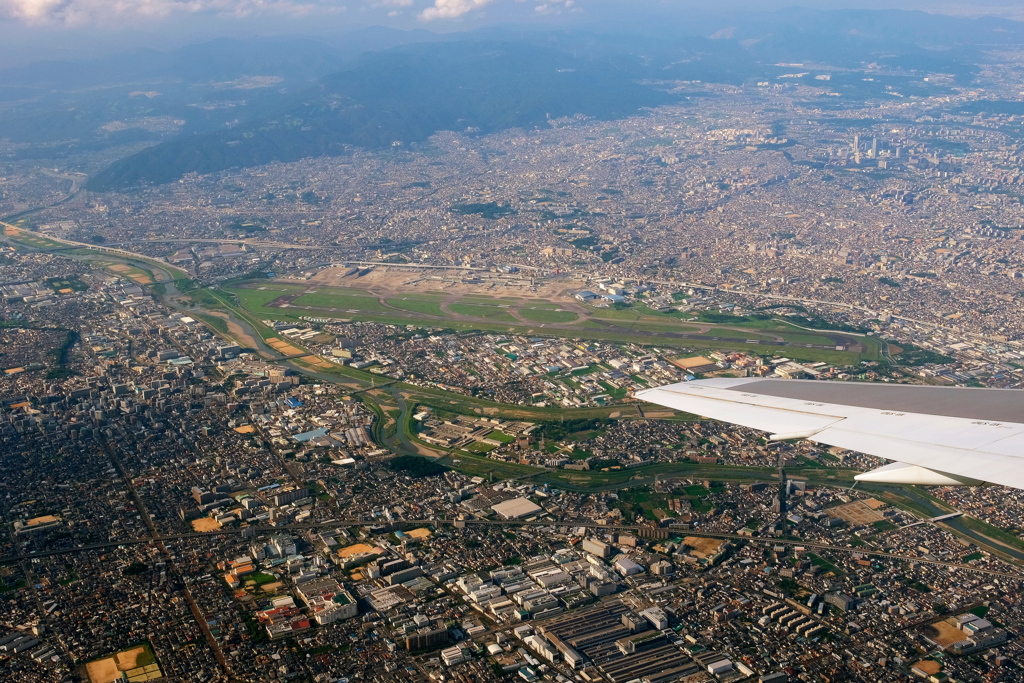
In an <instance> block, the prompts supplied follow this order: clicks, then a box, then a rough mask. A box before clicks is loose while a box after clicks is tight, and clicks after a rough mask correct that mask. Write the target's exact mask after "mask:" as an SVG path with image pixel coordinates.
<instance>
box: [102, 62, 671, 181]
mask: <svg viewBox="0 0 1024 683" xmlns="http://www.w3.org/2000/svg"><path fill="white" fill-rule="evenodd" d="M644 75H645V74H644V73H643V71H642V69H641V68H640V67H639V66H636V65H635V63H634V62H632V60H621V59H620V60H616V61H615V62H612V61H605V60H595V59H589V58H583V57H575V56H573V55H572V54H571V53H565V52H562V51H560V50H557V49H555V48H546V47H540V46H537V45H531V44H518V43H510V42H502V43H493V42H452V43H443V44H425V45H415V46H411V47H401V48H396V49H392V50H387V51H384V52H374V53H368V54H365V55H363V56H361V57H360V58H358V59H357V60H355V61H354V62H352V63H350V64H349V65H348V66H346V67H345V68H344V69H343V70H341V71H339V72H337V73H334V74H332V75H330V76H328V77H325V78H323V79H321V80H320V81H319V82H318V83H317V85H316V86H314V87H313V88H311V89H309V90H307V91H305V92H303V93H301V94H298V95H292V96H291V101H290V102H288V103H283V104H282V106H281V107H280V109H279V110H278V111H277V112H275V113H274V114H272V115H269V116H265V117H261V118H259V119H256V120H253V121H250V122H248V123H243V124H240V125H238V126H236V127H234V128H232V129H230V130H225V131H216V132H212V133H204V134H196V135H191V136H186V137H180V138H175V139H172V140H169V141H166V142H163V143H161V144H158V145H156V146H153V147H150V148H148V149H144V150H142V151H141V152H138V153H136V154H134V155H132V156H129V157H127V158H125V159H122V160H119V161H117V162H115V163H114V164H112V165H111V166H109V167H108V168H106V169H105V170H103V171H101V172H100V173H98V174H97V175H96V176H94V177H93V178H92V179H91V180H90V182H89V184H88V189H90V190H93V191H107V190H118V189H124V188H130V187H135V186H139V185H145V184H159V183H165V182H170V181H173V180H175V179H177V178H180V177H181V176H182V175H184V174H186V173H190V172H197V173H211V172H214V171H220V170H224V169H228V168H232V167H247V166H256V165H260V164H265V163H269V162H272V161H295V160H298V159H302V158H305V157H311V156H321V155H339V154H344V153H345V152H346V151H347V150H348V149H351V148H352V147H360V148H365V149H381V148H390V147H392V145H393V144H394V143H402V144H403V145H404V144H408V143H412V142H422V141H424V140H426V139H427V138H428V137H430V136H431V135H432V134H434V133H435V132H437V131H441V130H455V131H465V130H473V131H479V132H482V133H486V132H492V131H496V130H502V129H506V128H512V127H532V126H535V125H538V124H543V123H544V121H545V119H546V118H547V117H549V116H550V117H552V118H557V117H562V116H568V115H573V114H586V115H588V116H591V117H597V118H602V119H612V118H619V117H623V116H629V115H632V114H635V113H636V112H637V111H638V110H639V109H641V108H643V107H652V106H658V105H661V104H665V103H668V102H672V101H674V100H675V99H676V98H674V97H673V96H671V95H669V94H668V93H667V92H665V91H663V90H659V89H658V88H657V87H655V86H652V85H644V84H641V83H640V82H639V81H640V79H641V78H643V76H644Z"/></svg>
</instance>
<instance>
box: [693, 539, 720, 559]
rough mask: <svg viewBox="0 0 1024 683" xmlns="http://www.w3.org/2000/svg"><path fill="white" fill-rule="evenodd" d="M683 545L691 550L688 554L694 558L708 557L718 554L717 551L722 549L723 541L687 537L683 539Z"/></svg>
mask: <svg viewBox="0 0 1024 683" xmlns="http://www.w3.org/2000/svg"><path fill="white" fill-rule="evenodd" d="M683 543H685V544H686V545H688V546H690V547H691V548H693V550H691V551H690V554H691V555H693V556H694V557H710V556H711V555H714V554H715V553H717V552H718V549H719V548H721V547H722V544H723V543H725V541H723V540H721V539H718V538H699V537H697V536H687V537H686V538H684V539H683Z"/></svg>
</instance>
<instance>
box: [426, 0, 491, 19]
mask: <svg viewBox="0 0 1024 683" xmlns="http://www.w3.org/2000/svg"><path fill="white" fill-rule="evenodd" d="M490 1H491V0H434V6H433V7H428V8H426V9H425V10H423V11H422V12H420V19H423V20H424V21H433V20H435V19H456V18H458V17H461V16H462V15H463V14H466V13H468V12H472V11H473V10H475V9H479V8H481V7H483V6H484V5H486V4H487V3H489V2H490Z"/></svg>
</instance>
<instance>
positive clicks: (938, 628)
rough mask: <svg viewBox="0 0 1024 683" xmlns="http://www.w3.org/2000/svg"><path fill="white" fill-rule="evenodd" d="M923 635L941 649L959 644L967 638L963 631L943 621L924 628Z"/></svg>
mask: <svg viewBox="0 0 1024 683" xmlns="http://www.w3.org/2000/svg"><path fill="white" fill-rule="evenodd" d="M924 634H925V635H926V636H928V637H929V638H931V639H932V640H934V641H935V642H936V643H938V644H939V645H941V646H942V647H949V646H950V645H952V644H953V643H959V642H960V641H961V640H963V639H964V638H966V637H967V635H966V634H964V632H963V631H961V630H960V629H958V628H957V627H956V626H954V625H953V624H951V623H949V621H947V620H945V619H943V620H942V621H936V622H935V623H934V624H928V625H927V626H925V628H924Z"/></svg>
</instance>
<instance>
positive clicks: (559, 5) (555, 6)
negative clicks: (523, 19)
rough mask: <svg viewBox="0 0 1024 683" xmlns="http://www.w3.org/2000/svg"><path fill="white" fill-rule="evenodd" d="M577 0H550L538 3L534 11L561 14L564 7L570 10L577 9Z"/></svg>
mask: <svg viewBox="0 0 1024 683" xmlns="http://www.w3.org/2000/svg"><path fill="white" fill-rule="evenodd" d="M575 5H576V2H575V0H548V2H545V3H542V4H540V5H537V6H536V7H534V8H533V11H534V12H536V13H538V14H548V15H550V14H561V13H562V10H563V8H564V9H566V10H570V11H576V10H577V8H576V7H575Z"/></svg>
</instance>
